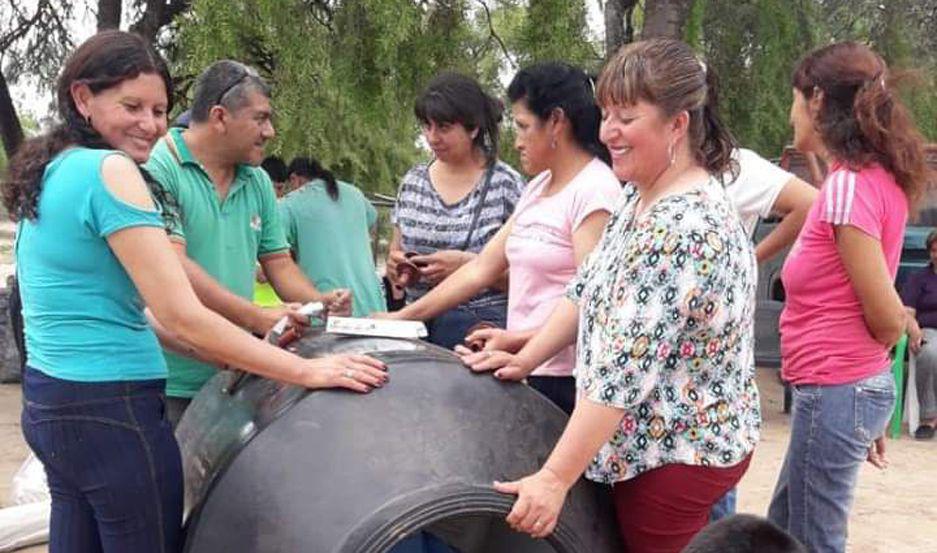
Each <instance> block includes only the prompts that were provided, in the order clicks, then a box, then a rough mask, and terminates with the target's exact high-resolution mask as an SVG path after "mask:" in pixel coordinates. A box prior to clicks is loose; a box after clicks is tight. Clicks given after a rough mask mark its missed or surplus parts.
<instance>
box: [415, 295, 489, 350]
mask: <svg viewBox="0 0 937 553" xmlns="http://www.w3.org/2000/svg"><path fill="white" fill-rule="evenodd" d="M482 321H486V322H489V323H492V324H494V325H495V326H497V327H499V328H504V327H505V325H506V324H507V306H506V305H504V304H496V305H492V306H482V307H468V306H466V305H460V306H458V307H455V308H453V309H450V310H449V311H446V312H445V313H443V314H441V315H439V316H438V317H436V318H434V319H431V320H429V321H427V322H426V328H427V330H428V332H429V336H428V337H427V338H426V340H427V341H428V342H430V343H433V344H436V345H437V346H440V347H443V348H446V349H452V348H454V347H455V346H456V344H462V343H463V342H464V340H465V335H466V334H467V333H468V330H469V329H470V328H472V327H473V326H475V325H476V324H478V323H480V322H482Z"/></svg>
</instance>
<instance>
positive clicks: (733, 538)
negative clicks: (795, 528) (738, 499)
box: [683, 515, 807, 553]
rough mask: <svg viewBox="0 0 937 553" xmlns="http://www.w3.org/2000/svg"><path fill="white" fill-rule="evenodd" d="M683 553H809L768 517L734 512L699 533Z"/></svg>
mask: <svg viewBox="0 0 937 553" xmlns="http://www.w3.org/2000/svg"><path fill="white" fill-rule="evenodd" d="M683 553H807V550H806V549H805V548H804V546H803V545H801V544H800V542H798V541H797V540H796V539H794V537H793V536H791V535H790V534H788V533H787V532H785V531H784V530H782V529H781V528H780V527H779V526H777V525H776V524H774V523H773V522H771V521H769V520H767V519H764V518H761V517H757V516H754V515H733V516H730V517H727V518H724V519H722V520H720V521H718V522H715V523H713V524H710V525H709V526H707V527H706V528H704V529H703V530H702V531H701V532H700V533H699V534H696V536H695V537H694V538H693V540H692V541H691V542H690V543H689V544H688V545H687V546H686V548H684V549H683Z"/></svg>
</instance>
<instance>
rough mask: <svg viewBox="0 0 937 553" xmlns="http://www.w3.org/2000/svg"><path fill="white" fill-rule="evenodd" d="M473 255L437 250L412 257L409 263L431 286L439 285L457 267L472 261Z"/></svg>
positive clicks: (456, 251) (457, 251)
mask: <svg viewBox="0 0 937 553" xmlns="http://www.w3.org/2000/svg"><path fill="white" fill-rule="evenodd" d="M472 257H473V254H471V253H468V252H463V251H459V250H439V251H437V252H434V253H431V254H428V255H414V256H413V257H411V258H410V262H411V263H413V264H414V265H416V266H417V267H418V268H419V269H420V274H421V275H423V278H425V279H426V281H427V282H429V283H430V284H431V285H435V284H439V283H440V282H442V281H443V280H445V278H446V277H447V276H449V275H451V274H452V273H454V272H456V271H457V270H458V269H459V267H461V266H462V265H465V264H466V263H468V262H469V261H471V260H472Z"/></svg>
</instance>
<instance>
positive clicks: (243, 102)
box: [145, 60, 351, 424]
mask: <svg viewBox="0 0 937 553" xmlns="http://www.w3.org/2000/svg"><path fill="white" fill-rule="evenodd" d="M269 96H270V89H269V87H268V85H267V84H266V83H265V82H264V81H263V79H261V77H260V76H259V75H258V74H257V72H256V71H254V70H253V69H251V68H250V67H248V66H246V65H243V64H241V63H238V62H236V61H231V60H222V61H218V62H215V63H214V64H212V65H211V66H210V67H208V69H206V70H205V71H204V72H203V73H202V74H201V75H200V76H199V78H198V81H197V83H196V89H195V96H194V98H193V102H192V108H191V120H190V123H189V128H188V129H181V128H173V129H170V131H169V133H168V134H167V135H166V136H164V137H163V138H162V139H161V140H159V142H158V143H157V145H156V147H155V148H154V149H153V152H152V154H151V155H150V159H149V161H148V162H147V163H146V165H145V168H146V170H147V171H149V173H150V174H151V175H152V176H153V178H154V179H155V180H156V181H157V182H158V183H159V184H160V185H161V186H162V187H163V188H164V189H165V190H166V192H168V193H169V194H170V195H171V196H172V197H173V198H174V199H175V202H176V204H177V205H178V207H177V209H178V214H177V215H178V217H175V219H176V220H177V221H179V223H177V224H175V225H172V226H171V227H170V228H169V231H170V239H171V240H172V242H173V245H174V246H175V248H176V252H177V254H178V255H179V257H180V259H181V260H182V263H183V266H184V267H185V270H186V275H187V276H188V278H189V280H190V281H191V282H192V286H193V288H194V289H195V292H196V294H197V295H198V297H199V299H200V300H201V301H202V303H204V304H205V305H206V306H207V307H209V308H210V309H212V310H214V311H216V312H218V313H219V314H221V315H223V316H224V317H226V318H227V319H229V320H230V321H232V322H234V323H236V324H238V325H240V326H242V327H244V328H246V329H248V330H250V331H252V332H254V333H255V334H258V335H264V334H266V333H267V332H268V331H269V330H270V328H271V327H272V326H273V325H274V324H275V323H276V322H277V321H278V320H279V319H280V318H282V317H284V316H289V317H291V318H292V319H293V321H294V322H295V323H296V324H303V323H306V322H307V320H306V318H305V317H304V316H302V315H300V314H299V313H298V312H297V309H298V307H299V305H298V303H292V304H290V303H287V304H286V305H284V306H281V307H277V308H267V309H264V308H261V307H259V306H256V305H254V304H253V303H252V302H251V298H252V296H253V291H254V267H255V263H256V261H260V264H261V266H262V267H263V269H264V272H265V273H266V275H267V277H268V278H269V280H270V283H271V284H272V285H273V288H274V290H275V291H276V293H277V295H278V296H279V297H280V298H282V299H283V300H284V301H286V302H309V301H322V302H323V303H325V304H326V305H327V307H328V308H329V310H330V312H332V313H335V314H348V313H350V311H351V297H350V294H349V293H348V292H347V291H342V290H338V291H333V292H329V293H327V294H323V293H321V292H319V290H317V289H316V287H315V286H314V285H313V284H312V283H311V282H310V281H309V279H307V278H306V277H305V276H304V275H303V273H302V271H301V270H300V269H299V267H297V266H296V264H295V263H294V262H293V259H292V258H291V257H290V255H289V245H288V244H287V242H286V237H285V236H284V234H283V228H282V227H281V225H280V219H279V216H278V214H277V208H276V196H275V195H274V191H273V184H272V183H271V181H270V177H269V176H267V174H266V173H265V172H264V171H263V170H262V169H260V168H259V167H258V165H260V163H261V161H262V160H263V158H264V146H265V145H266V143H267V142H268V141H269V140H270V139H272V138H273V137H274V135H275V131H274V128H273V123H272V120H271V116H272V108H271V106H270V100H269ZM169 330H170V331H171V330H172V329H169ZM182 338H184V337H182ZM164 354H165V356H166V361H167V364H168V366H169V378H168V380H167V384H166V395H167V414H168V416H169V419H170V420H171V421H172V422H173V424H175V423H177V422H178V420H179V419H180V418H181V417H182V413H183V412H184V410H185V408H186V407H187V406H188V403H189V401H190V400H191V398H192V397H193V396H194V395H195V394H196V393H197V392H198V390H199V389H200V388H201V387H202V385H203V384H204V383H205V382H206V381H207V380H208V379H209V378H211V377H212V376H213V375H214V373H215V370H216V366H214V365H213V364H211V363H206V362H202V361H198V360H195V359H192V358H189V357H184V356H182V355H179V354H177V353H174V352H172V351H169V350H166V349H164Z"/></svg>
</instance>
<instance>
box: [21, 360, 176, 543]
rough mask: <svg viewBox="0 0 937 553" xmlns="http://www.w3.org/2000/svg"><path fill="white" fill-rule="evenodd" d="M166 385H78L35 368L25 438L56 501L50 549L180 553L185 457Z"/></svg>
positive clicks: (26, 384)
mask: <svg viewBox="0 0 937 553" xmlns="http://www.w3.org/2000/svg"><path fill="white" fill-rule="evenodd" d="M165 386H166V382H165V380H145V381H123V382H74V381H68V380H60V379H57V378H53V377H51V376H47V375H45V374H43V373H41V372H39V371H37V370H34V369H31V368H28V367H27V369H26V372H25V374H24V379H23V414H22V427H23V435H24V436H25V438H26V442H27V443H28V444H29V447H30V448H32V450H33V451H34V452H35V453H36V457H38V458H39V460H40V461H42V464H43V465H44V466H45V469H46V475H47V477H48V482H49V491H50V492H51V495H52V519H51V524H50V531H49V542H50V547H49V551H50V553H66V552H67V553H104V552H107V553H126V552H130V551H132V552H134V553H175V552H177V551H179V550H180V549H181V547H182V459H181V458H180V456H179V446H178V445H177V444H176V439H175V437H174V436H173V434H172V428H171V427H170V425H169V422H168V421H167V420H166V417H165V410H164V403H163V392H164V390H165Z"/></svg>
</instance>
